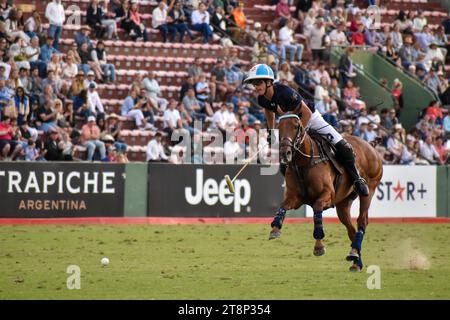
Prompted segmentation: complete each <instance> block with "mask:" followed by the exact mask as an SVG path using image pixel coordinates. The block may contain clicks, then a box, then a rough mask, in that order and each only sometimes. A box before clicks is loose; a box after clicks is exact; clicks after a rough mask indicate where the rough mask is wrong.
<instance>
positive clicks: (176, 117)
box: [164, 100, 183, 137]
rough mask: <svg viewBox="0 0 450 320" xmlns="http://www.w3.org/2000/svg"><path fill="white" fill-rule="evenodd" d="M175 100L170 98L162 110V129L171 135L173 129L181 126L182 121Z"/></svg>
mask: <svg viewBox="0 0 450 320" xmlns="http://www.w3.org/2000/svg"><path fill="white" fill-rule="evenodd" d="M177 104H178V103H177V101H176V100H171V101H170V102H169V105H168V107H167V109H166V111H164V131H165V132H167V133H168V134H169V137H171V136H172V133H173V131H175V130H176V129H182V128H183V121H182V120H181V115H180V112H179V111H178V110H177Z"/></svg>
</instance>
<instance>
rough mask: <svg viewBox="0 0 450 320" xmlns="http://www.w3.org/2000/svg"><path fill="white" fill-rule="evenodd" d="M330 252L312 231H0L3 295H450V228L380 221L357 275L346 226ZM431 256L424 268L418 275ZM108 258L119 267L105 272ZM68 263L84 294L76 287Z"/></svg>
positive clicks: (333, 237) (329, 228) (331, 240)
mask: <svg viewBox="0 0 450 320" xmlns="http://www.w3.org/2000/svg"><path fill="white" fill-rule="evenodd" d="M325 231H326V234H327V236H326V244H327V253H326V255H325V256H322V257H315V256H313V255H312V249H313V244H314V242H313V239H312V225H307V224H292V225H289V223H287V224H286V226H285V228H284V229H283V235H282V238H280V239H277V240H273V241H268V240H267V238H268V232H269V229H268V226H267V225H179V226H174V225H152V226H149V225H132V226H131V225H130V226H105V225H89V226H1V227H0V299H412V298H424V299H443V298H444V299H449V298H450V249H449V248H450V224H446V225H444V224H443V225H436V224H434V225H433V224H432V225H418V224H417V225H415V224H390V225H387V224H386V225H384V224H372V225H370V226H369V228H368V230H367V231H368V232H367V234H366V238H365V241H364V247H363V250H364V251H363V258H364V263H365V266H366V267H367V266H369V265H378V266H379V267H380V268H381V289H380V290H369V289H367V286H366V282H367V279H368V277H369V276H370V274H368V273H366V270H367V269H366V268H365V269H364V270H363V272H361V273H357V274H355V273H350V272H349V271H348V267H349V266H350V263H349V262H347V261H345V259H344V258H345V256H346V254H347V252H348V250H349V249H350V247H349V241H348V240H347V237H346V232H345V228H344V227H343V226H342V225H338V224H332V225H331V224H330V225H326V229H325ZM416 254H422V255H423V256H424V259H426V260H427V263H426V264H425V265H424V266H425V268H426V269H424V270H412V269H411V268H410V264H409V260H410V258H411V256H414V255H416ZM103 256H106V257H108V258H109V259H110V261H111V263H110V264H109V266H107V267H102V266H101V264H100V259H101V258H102V257H103ZM69 265H78V266H79V267H80V268H81V289H80V290H69V289H67V286H66V280H67V278H68V277H69V276H70V274H67V273H66V269H67V267H68V266H69Z"/></svg>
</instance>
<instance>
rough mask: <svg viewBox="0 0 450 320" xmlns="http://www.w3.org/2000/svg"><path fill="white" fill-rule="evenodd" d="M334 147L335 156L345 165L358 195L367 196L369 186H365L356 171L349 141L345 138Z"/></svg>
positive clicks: (364, 182) (365, 183) (364, 181)
mask: <svg viewBox="0 0 450 320" xmlns="http://www.w3.org/2000/svg"><path fill="white" fill-rule="evenodd" d="M335 148H336V152H337V154H336V158H337V159H338V161H339V162H340V163H341V164H342V165H343V166H344V167H345V169H346V170H347V172H348V174H350V177H351V178H352V179H353V181H354V186H355V190H356V192H357V193H358V194H359V195H360V196H368V195H369V188H368V187H367V182H366V180H364V179H363V178H362V177H361V176H360V175H359V172H358V169H357V168H356V164H355V154H354V153H353V148H352V145H351V144H350V143H348V142H347V141H345V140H341V141H339V142H338V143H336V145H335Z"/></svg>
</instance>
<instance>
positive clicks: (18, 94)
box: [0, 0, 450, 164]
mask: <svg viewBox="0 0 450 320" xmlns="http://www.w3.org/2000/svg"><path fill="white" fill-rule="evenodd" d="M159 2H163V3H164V5H163V6H161V8H167V9H168V10H167V11H168V12H166V10H164V9H163V10H162V12H160V11H161V9H159V10H160V11H155V10H157V9H158V7H159ZM175 2H176V1H172V0H167V1H165V0H164V1H146V0H141V1H136V0H132V1H128V0H123V1H119V0H110V1H97V0H63V1H59V0H53V1H34V0H14V1H0V20H1V21H0V53H1V54H2V61H1V62H0V76H1V78H0V109H1V114H2V121H1V123H0V142H1V144H0V160H8V161H9V160H30V161H45V159H46V160H47V161H52V160H79V161H81V160H86V157H87V156H88V154H87V150H86V148H87V147H89V148H91V147H92V146H91V145H89V144H86V142H85V141H90V140H98V141H99V143H98V144H99V145H100V144H102V143H103V144H104V145H105V144H106V145H107V146H108V147H107V149H106V156H105V157H104V158H103V159H102V157H101V154H102V152H101V148H96V150H97V149H98V150H97V151H95V153H94V155H93V159H94V160H97V161H105V162H108V161H109V162H126V161H147V160H149V159H148V152H147V145H148V144H149V142H150V141H151V140H153V139H154V137H155V134H156V132H161V133H162V136H163V137H164V139H162V141H161V142H160V144H161V146H162V147H163V148H164V149H165V150H166V152H167V153H169V151H170V150H171V149H172V145H171V142H170V136H169V135H170V133H171V132H172V131H173V130H174V129H176V128H179V129H185V130H188V131H189V132H190V133H191V134H192V133H193V132H194V129H193V122H192V121H193V120H194V119H201V120H205V121H204V127H203V129H204V130H206V133H204V134H205V135H208V134H209V133H208V131H207V130H208V128H221V129H223V130H228V129H229V130H234V129H236V128H242V129H244V130H245V131H247V130H256V131H258V130H259V127H260V123H263V124H264V117H263V116H262V113H261V110H260V108H259V107H258V106H257V103H256V101H255V97H253V96H252V93H251V91H249V90H247V88H242V87H241V86H240V84H241V82H242V79H243V77H245V72H246V71H247V70H248V69H249V67H250V66H251V65H252V64H254V63H268V64H270V65H271V66H272V67H273V69H274V71H275V73H276V74H277V76H278V80H279V81H282V82H284V83H287V84H289V85H291V86H293V87H295V88H297V89H298V90H299V91H300V93H301V94H302V95H303V96H304V97H305V98H306V99H308V100H309V101H310V102H311V103H314V104H315V105H316V107H318V108H319V110H320V111H321V112H322V113H323V115H324V118H325V119H326V120H327V121H329V122H330V123H331V124H333V125H334V126H336V127H337V128H338V129H339V130H341V131H342V132H347V133H349V134H354V135H359V136H361V137H362V138H364V139H366V140H368V141H375V140H376V139H381V140H382V144H381V145H380V146H379V151H380V152H381V153H382V154H383V156H384V159H385V162H386V163H402V164H428V163H440V164H442V163H445V162H447V163H448V161H449V160H448V159H449V157H448V154H449V151H450V140H449V138H450V117H449V115H448V110H449V105H450V97H449V96H450V89H449V84H448V81H449V71H450V63H449V59H448V54H447V52H448V49H449V45H450V42H449V40H448V35H449V33H450V20H449V16H448V12H447V11H445V9H444V8H443V7H441V6H440V5H439V4H438V3H435V2H428V1H427V0H408V1H405V0H395V1H389V2H384V1H383V2H382V3H379V8H380V10H379V11H377V12H379V14H380V17H381V21H380V24H379V25H376V22H377V21H374V20H373V19H372V17H373V12H371V11H370V10H367V3H366V2H362V1H361V2H359V1H340V0H339V1H321V0H315V1H303V0H300V1H289V2H288V1H286V0H281V1H279V3H278V1H269V0H259V1H256V0H248V1H243V2H242V5H240V3H239V2H238V1H222V0H219V1H216V0H214V1H213V0H209V1H177V2H180V5H179V7H176V3H175ZM202 3H204V5H202ZM289 4H291V5H289ZM61 6H62V7H61ZM217 6H220V7H223V9H224V11H221V10H217V9H216V8H217ZM198 7H200V8H198ZM49 11H51V12H52V14H51V15H50V16H49V17H50V19H48V18H47V17H46V15H48V12H49ZM222 12H223V13H222ZM46 13H47V14H46ZM155 14H156V16H158V17H161V16H163V17H164V18H165V16H166V15H167V16H168V17H169V18H165V23H162V24H163V25H167V28H168V29H167V30H168V32H169V33H168V35H169V36H168V37H167V39H166V40H167V41H166V42H164V41H163V40H164V34H163V31H162V30H163V28H160V27H159V26H158V27H159V29H154V28H153V26H156V24H155V23H153V16H154V15H155ZM192 15H194V16H195V18H194V19H198V17H203V16H206V17H207V18H205V20H203V21H204V22H203V24H205V25H202V23H198V26H196V27H192V25H191V17H192ZM183 17H184V18H183ZM208 20H209V22H208ZM58 21H65V23H64V24H63V25H62V26H59V25H58V24H59V22H58ZM111 21H113V22H111ZM287 24H288V25H289V26H288V27H286V26H285V25H287ZM340 25H341V26H342V27H340ZM186 26H189V32H187V31H186V29H183V28H185V27H186ZM373 26H375V28H373ZM396 26H398V27H396ZM340 28H342V30H341V29H340ZM280 29H281V31H280ZM116 30H117V32H116ZM171 30H172V31H173V30H175V32H177V37H176V39H175V41H173V40H174V39H171V36H170V35H171V32H172V31H171ZM179 30H184V32H186V35H185V36H184V39H183V42H182V43H181V42H177V41H178V40H179V36H180V31H179ZM208 30H209V31H208ZM211 30H214V34H213V35H211V36H210V35H209V34H208V32H212V31H211ZM340 32H342V34H340ZM236 35H237V36H236ZM49 36H51V37H49ZM280 36H282V39H280ZM286 36H287V38H286ZM34 37H37V39H38V40H37V39H35V40H32V39H33V38H34ZM205 37H207V38H205ZM388 39H390V40H388ZM100 40H101V41H102V42H103V44H104V50H102V49H98V48H97V45H98V43H99V41H100ZM206 40H207V42H206ZM233 40H234V41H233ZM33 41H39V44H38V45H37V46H36V45H33V44H32V42H33ZM83 43H86V45H84V47H85V48H84V51H83V50H82V49H81V47H83V45H82V44H83ZM352 45H353V46H354V50H361V49H362V50H368V51H370V52H372V53H373V54H377V55H380V56H382V57H383V59H388V60H390V61H391V62H392V64H393V65H395V66H397V67H398V72H402V73H408V74H409V75H410V76H413V77H417V78H418V79H419V80H420V81H421V82H422V84H423V86H427V87H428V88H430V89H431V90H433V92H435V94H436V101H430V102H429V105H424V106H423V107H422V109H423V110H420V111H421V112H420V113H418V114H417V121H416V122H417V125H415V126H412V127H408V128H404V126H402V124H401V123H400V121H399V119H401V117H400V115H401V113H405V112H417V111H416V110H410V109H408V106H404V105H403V99H402V97H403V96H404V95H405V94H408V92H403V87H402V83H401V81H399V80H398V79H396V80H397V81H393V82H392V83H385V82H383V81H384V80H383V79H376V80H377V81H378V80H379V81H380V83H382V84H383V85H384V88H385V89H386V90H387V91H388V94H389V95H390V96H392V101H393V104H392V107H390V108H381V109H380V108H377V107H373V106H371V105H368V104H367V103H366V102H365V100H366V101H368V100H367V99H365V97H364V95H363V94H361V92H360V91H359V88H358V87H357V86H356V85H354V84H353V81H348V80H352V78H353V74H352V73H353V71H352V70H349V69H347V70H346V69H345V68H346V67H347V68H348V67H349V65H348V64H347V65H346V64H345V63H346V61H347V60H345V59H344V58H345V57H344V56H343V53H344V51H345V52H350V51H351V50H347V49H346V48H347V46H352ZM334 46H343V48H342V49H343V51H342V52H341V53H340V54H341V56H339V58H340V60H339V65H337V64H332V63H330V50H331V49H332V47H334ZM292 47H293V48H294V49H292ZM299 48H301V50H302V52H301V53H300V52H299V51H296V50H300V49H299ZM346 50H347V51H346ZM291 54H292V56H291ZM296 54H297V55H296ZM298 54H300V55H301V61H297V59H295V58H296V57H298ZM55 55H57V56H61V59H58V58H57V57H53V56H55ZM294 55H296V56H295V57H294ZM69 60H71V61H72V60H73V62H72V63H69ZM348 60H349V61H351V52H350V53H349V57H348ZM355 67H356V66H355ZM402 69H403V70H402ZM345 72H348V73H347V77H345ZM112 73H113V74H114V75H113V74H112ZM343 75H344V76H343ZM344 82H345V83H346V85H344ZM92 83H94V85H91V84H92ZM20 88H22V90H20ZM190 88H192V89H194V92H195V97H194V98H193V100H192V101H191V102H190V103H183V101H184V100H183V98H184V96H185V94H186V93H187V92H188V91H189V89H190ZM236 89H237V90H236ZM238 91H239V92H238ZM94 92H97V93H96V94H98V99H97V98H93V96H94ZM97 100H98V101H99V102H96V101H97ZM136 110H139V112H138V111H136ZM136 114H137V115H136ZM92 116H93V117H95V121H96V124H92V125H93V126H94V127H98V128H99V130H100V136H99V137H89V131H88V130H87V129H86V130H82V128H83V126H84V125H86V123H88V122H90V121H88V120H89V117H92ZM85 128H87V127H85ZM111 138H112V140H111ZM100 140H101V141H100ZM31 141H33V143H32V142H31ZM55 145H56V146H57V147H56V148H54V146H55ZM239 146H240V148H241V149H242V148H245V139H244V141H240V143H239ZM49 148H50V149H51V150H52V152H49ZM54 149H56V151H55V150H54ZM216 151H217V152H218V153H223V150H216ZM236 152H242V150H240V151H236ZM55 153H56V155H55ZM50 155H51V156H50ZM197 160H198V159H197ZM169 161H171V162H175V163H178V162H179V161H180V159H179V158H178V157H172V158H169Z"/></svg>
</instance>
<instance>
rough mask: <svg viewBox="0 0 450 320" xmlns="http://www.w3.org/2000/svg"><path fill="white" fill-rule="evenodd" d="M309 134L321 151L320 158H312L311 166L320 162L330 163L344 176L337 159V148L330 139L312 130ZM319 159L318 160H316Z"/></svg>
mask: <svg viewBox="0 0 450 320" xmlns="http://www.w3.org/2000/svg"><path fill="white" fill-rule="evenodd" d="M308 134H309V136H310V137H311V139H312V140H313V141H314V142H315V143H316V145H317V149H319V155H318V156H319V157H318V158H313V157H311V162H312V163H311V165H312V166H314V165H316V164H318V163H320V162H330V164H331V166H332V167H333V168H334V169H335V170H336V172H337V173H338V174H340V175H342V174H344V168H343V167H342V165H341V164H340V163H339V161H338V160H337V159H336V148H335V147H334V146H333V144H332V143H331V141H330V139H328V138H327V137H326V136H324V135H322V134H320V133H318V132H317V131H314V130H312V129H309V130H308ZM314 159H317V160H314Z"/></svg>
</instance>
